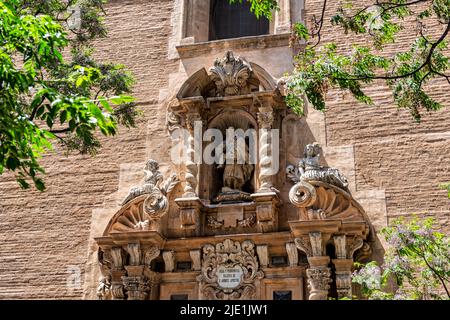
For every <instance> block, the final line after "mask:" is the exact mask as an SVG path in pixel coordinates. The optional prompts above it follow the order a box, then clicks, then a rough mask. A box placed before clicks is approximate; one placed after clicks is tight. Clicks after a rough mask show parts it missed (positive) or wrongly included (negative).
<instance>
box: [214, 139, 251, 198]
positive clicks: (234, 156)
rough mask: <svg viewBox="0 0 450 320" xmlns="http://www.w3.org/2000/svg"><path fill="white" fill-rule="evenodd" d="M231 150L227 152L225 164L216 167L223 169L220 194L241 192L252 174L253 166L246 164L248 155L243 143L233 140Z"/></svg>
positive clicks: (246, 147) (245, 145)
mask: <svg viewBox="0 0 450 320" xmlns="http://www.w3.org/2000/svg"><path fill="white" fill-rule="evenodd" d="M227 147H229V146H227ZM232 148H233V149H232V150H228V152H229V156H227V159H226V161H225V163H224V164H221V165H219V166H217V168H219V169H220V168H224V172H223V188H222V192H232V191H242V187H243V186H244V184H245V183H246V182H247V181H249V180H250V178H251V176H252V172H253V165H252V164H249V163H248V159H249V153H248V146H247V144H246V143H245V141H244V140H241V141H239V140H238V139H235V141H234V144H233V147H232Z"/></svg>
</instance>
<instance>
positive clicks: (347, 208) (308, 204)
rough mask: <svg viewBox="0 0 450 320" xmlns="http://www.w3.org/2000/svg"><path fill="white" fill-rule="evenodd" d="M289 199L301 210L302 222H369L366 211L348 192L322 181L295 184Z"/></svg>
mask: <svg viewBox="0 0 450 320" xmlns="http://www.w3.org/2000/svg"><path fill="white" fill-rule="evenodd" d="M289 199H290V200H291V202H292V203H293V204H294V205H295V206H296V207H298V208H300V209H301V210H300V220H326V219H333V220H336V219H339V220H343V221H367V217H366V214H365V212H364V209H363V208H362V207H361V205H359V204H358V203H357V202H356V200H354V199H353V197H352V196H351V194H350V193H348V192H347V191H345V190H343V189H341V188H339V187H337V186H334V185H332V184H328V183H325V182H321V181H308V182H306V181H301V182H299V183H297V184H295V185H294V186H293V187H292V188H291V190H290V192H289Z"/></svg>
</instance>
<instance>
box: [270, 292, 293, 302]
mask: <svg viewBox="0 0 450 320" xmlns="http://www.w3.org/2000/svg"><path fill="white" fill-rule="evenodd" d="M273 300H292V291H274V292H273Z"/></svg>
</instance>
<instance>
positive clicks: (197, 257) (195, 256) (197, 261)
mask: <svg viewBox="0 0 450 320" xmlns="http://www.w3.org/2000/svg"><path fill="white" fill-rule="evenodd" d="M189 255H190V256H191V260H192V270H194V271H200V270H201V268H202V264H201V252H200V250H191V251H189Z"/></svg>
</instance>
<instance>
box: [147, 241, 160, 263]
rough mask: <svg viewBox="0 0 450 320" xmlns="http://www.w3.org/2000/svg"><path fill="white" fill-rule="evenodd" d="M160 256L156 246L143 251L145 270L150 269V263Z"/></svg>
mask: <svg viewBox="0 0 450 320" xmlns="http://www.w3.org/2000/svg"><path fill="white" fill-rule="evenodd" d="M159 254H160V250H159V249H158V248H157V247H156V246H151V247H149V248H147V249H145V250H144V265H145V266H146V267H147V268H150V267H151V263H152V261H153V260H155V259H156V258H157V257H158V256H159Z"/></svg>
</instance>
